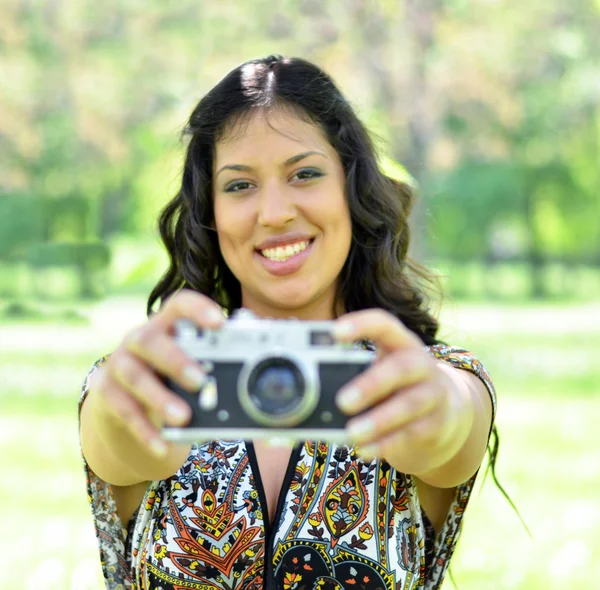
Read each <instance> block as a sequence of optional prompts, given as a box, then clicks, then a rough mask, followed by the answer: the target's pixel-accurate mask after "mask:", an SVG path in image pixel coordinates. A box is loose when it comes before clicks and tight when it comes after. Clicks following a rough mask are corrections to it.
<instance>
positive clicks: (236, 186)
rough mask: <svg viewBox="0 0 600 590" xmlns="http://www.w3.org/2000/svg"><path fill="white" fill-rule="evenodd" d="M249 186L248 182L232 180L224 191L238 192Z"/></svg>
mask: <svg viewBox="0 0 600 590" xmlns="http://www.w3.org/2000/svg"><path fill="white" fill-rule="evenodd" d="M249 186H250V183H249V182H244V181H240V182H232V183H231V184H230V185H229V186H227V187H226V188H225V192H226V193H239V192H240V191H243V190H246V189H247V188H248V187H249Z"/></svg>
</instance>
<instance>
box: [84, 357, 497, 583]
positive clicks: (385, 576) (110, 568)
mask: <svg viewBox="0 0 600 590" xmlns="http://www.w3.org/2000/svg"><path fill="white" fill-rule="evenodd" d="M428 350H429V351H430V352H431V353H432V354H433V355H435V356H436V357H437V358H439V359H442V360H444V361H446V362H448V363H451V364H452V365H454V366H455V367H457V368H460V369H465V370H468V371H471V372H472V373H474V374H475V375H477V376H478V377H479V378H480V379H481V380H482V381H483V383H484V384H485V385H486V387H487V389H488V391H489V393H490V396H491V400H492V407H493V416H495V411H496V397H495V391H494V386H493V384H492V382H491V379H490V377H489V375H488V373H487V372H486V370H485V369H484V368H483V366H482V365H481V363H480V362H479V361H478V360H477V359H476V358H475V357H474V355H473V354H471V353H469V352H467V351H466V350H463V349H459V348H452V347H448V346H445V345H435V346H430V347H428ZM105 358H106V357H105ZM105 358H104V359H101V360H100V361H98V362H97V363H95V365H94V366H93V367H92V369H91V371H90V372H89V373H88V376H87V377H86V379H85V381H84V384H83V389H82V392H81V396H80V401H79V407H81V403H82V402H83V400H84V399H85V396H86V394H87V382H88V378H89V376H90V375H91V374H92V373H93V372H94V371H95V370H96V369H97V367H98V366H99V365H100V364H101V363H102V362H103V361H104V360H105ZM84 466H85V471H86V475H87V489H88V496H89V501H90V504H91V507H92V514H93V520H94V525H95V529H96V534H97V538H98V544H99V549H100V558H101V564H102V570H103V573H104V577H105V580H106V588H107V589H108V590H125V589H127V590H184V589H195V590H259V589H262V588H273V589H275V588H277V589H279V590H334V589H335V590H342V589H344V590H350V589H352V590H359V589H360V590H411V589H414V588H424V589H426V590H434V589H438V588H440V586H441V584H442V580H443V578H444V574H445V572H446V569H447V567H448V565H449V561H450V558H451V556H452V553H453V551H454V548H455V546H456V542H457V540H458V536H459V532H460V530H461V524H462V519H463V514H464V511H465V508H466V506H467V503H468V501H469V497H470V495H471V491H472V489H473V485H474V482H475V478H476V476H477V474H475V475H474V476H473V477H472V478H471V479H470V480H468V481H467V482H465V483H463V484H462V485H460V486H458V487H457V488H456V492H455V495H454V500H453V502H452V505H451V506H450V509H449V511H448V514H447V516H446V519H445V522H444V525H443V527H442V528H441V529H440V530H439V531H438V533H437V534H435V532H434V529H433V527H432V526H431V523H430V522H429V520H428V518H427V516H426V514H425V513H424V511H423V509H422V508H421V506H420V503H419V497H418V493H417V487H416V484H415V481H414V479H413V478H412V477H411V476H410V475H408V474H404V473H400V472H398V471H396V470H395V469H394V468H392V467H391V466H390V465H389V464H388V463H386V462H385V461H382V460H373V461H371V462H368V461H363V460H362V459H360V457H358V456H357V455H356V454H355V452H354V449H353V447H349V446H345V445H335V444H330V443H325V442H319V441H307V442H305V443H303V444H298V445H297V446H296V447H295V449H294V450H293V452H292V455H291V458H290V462H289V464H288V468H287V473H286V475H285V478H284V482H283V486H282V490H281V492H280V496H279V499H278V504H277V512H276V514H275V517H274V519H272V520H273V523H274V525H273V526H272V527H271V526H270V525H269V523H270V520H271V519H270V518H269V516H268V514H267V502H266V499H265V494H264V489H263V485H262V482H261V479H260V473H259V469H258V463H257V459H256V454H255V451H254V447H253V445H252V443H251V442H250V441H243V440H234V441H225V440H216V441H212V442H210V443H206V444H203V445H192V447H191V450H190V453H189V456H188V458H187V460H186V462H185V463H184V464H183V465H182V466H181V468H180V469H179V470H178V471H177V473H175V474H173V476H172V477H170V478H168V479H165V480H162V481H153V482H150V483H149V485H148V488H147V490H146V493H145V496H144V498H143V500H142V503H141V505H140V507H139V509H138V511H137V512H136V514H134V516H133V517H132V519H131V521H130V522H129V524H128V526H127V527H124V526H123V525H122V523H121V521H120V519H119V517H118V516H117V510H116V504H115V501H114V498H113V495H112V491H111V486H110V484H107V483H106V482H104V481H103V480H101V479H100V478H99V477H98V476H96V474H95V473H94V472H93V471H92V470H91V469H90V468H89V466H88V465H87V463H85V459H84Z"/></svg>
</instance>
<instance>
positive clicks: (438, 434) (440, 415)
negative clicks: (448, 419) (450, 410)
mask: <svg viewBox="0 0 600 590" xmlns="http://www.w3.org/2000/svg"><path fill="white" fill-rule="evenodd" d="M443 424H444V412H442V411H439V410H438V411H434V412H432V413H430V414H426V415H425V416H423V417H421V418H419V419H418V420H415V421H413V422H410V423H409V424H406V425H405V426H403V427H402V428H400V429H397V430H394V431H393V432H390V433H388V434H386V435H383V436H381V437H378V438H377V440H375V441H374V442H371V443H366V444H362V445H360V444H359V445H358V446H357V447H356V452H357V454H358V455H360V456H361V457H362V458H363V459H365V460H370V459H373V458H375V457H379V458H385V459H386V460H388V461H389V460H392V458H399V459H400V461H401V463H402V469H403V471H404V472H405V473H419V472H421V471H424V470H427V469H428V468H429V466H428V465H425V462H426V461H427V460H428V458H429V457H431V455H432V453H434V452H435V451H436V449H437V448H438V447H439V446H440V445H442V444H443V441H444V440H445V439H444V433H443ZM396 462H399V461H396Z"/></svg>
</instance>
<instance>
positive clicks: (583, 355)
mask: <svg viewBox="0 0 600 590" xmlns="http://www.w3.org/2000/svg"><path fill="white" fill-rule="evenodd" d="M1 12H2V17H1V18H0V72H1V84H0V384H1V387H0V458H1V466H2V477H1V478H0V505H1V506H2V507H3V510H2V513H3V517H2V535H1V536H0V588H2V589H6V590H33V589H40V588H44V590H54V589H57V590H58V589H60V590H87V589H92V588H101V587H103V586H102V581H101V574H100V566H99V559H98V554H97V550H96V540H95V537H94V532H93V529H92V522H91V517H90V511H89V506H88V503H87V498H86V493H85V482H84V474H83V470H82V466H81V460H80V456H79V446H78V434H77V426H76V405H77V397H78V394H79V389H80V386H81V383H82V381H83V377H84V375H85V373H86V372H87V370H88V368H89V367H90V365H91V364H92V363H93V362H94V360H96V359H97V358H99V357H100V356H102V355H103V354H105V353H107V352H110V351H111V350H113V349H114V348H115V347H116V346H117V345H118V343H119V342H120V340H121V338H122V337H123V336H124V334H125V333H126V332H127V331H128V330H129V329H130V328H133V327H134V326H136V325H138V324H139V323H141V322H143V321H144V318H145V315H144V309H145V299H146V297H147V295H148V293H149V290H150V289H151V287H152V286H153V285H154V284H155V282H156V281H157V280H158V278H159V277H160V275H161V272H162V271H163V269H164V268H165V262H166V257H165V255H164V253H163V252H162V249H161V246H160V243H159V240H158V238H157V232H156V230H155V225H156V218H157V215H158V212H159V211H160V209H161V207H163V206H164V204H165V203H166V202H167V201H168V199H169V198H170V197H171V196H172V195H173V194H174V193H175V191H176V190H177V185H178V175H179V172H180V167H181V163H182V154H183V149H184V146H183V145H182V144H181V143H180V142H179V136H178V134H179V132H180V130H181V128H182V127H183V125H184V122H185V120H186V117H187V116H188V115H189V113H190V111H191V109H192V108H193V106H194V105H195V103H196V101H197V100H198V99H199V98H200V97H201V96H202V95H203V94H204V93H205V92H207V91H208V90H209V89H210V88H211V87H212V86H213V85H214V84H215V83H217V82H218V81H219V80H220V79H221V78H222V77H223V76H224V75H225V74H226V73H227V72H228V71H229V70H231V69H232V68H234V67H236V66H237V65H238V64H239V63H241V62H243V61H245V60H247V59H250V58H252V57H258V56H263V55H267V54H270V53H281V54H284V55H297V56H301V57H305V58H308V59H311V60H314V61H316V62H317V63H319V64H320V65H321V66H322V67H324V68H325V69H326V70H327V71H328V72H330V73H331V74H332V75H333V77H334V78H335V80H336V81H337V83H338V85H339V86H340V87H341V88H342V90H343V91H344V92H345V93H346V95H347V97H348V98H349V100H350V101H351V103H352V104H353V105H354V106H355V107H356V109H357V111H358V113H359V115H360V116H361V118H362V119H363V120H364V121H365V122H366V123H367V124H368V126H369V128H370V129H371V130H372V132H373V133H374V134H376V136H377V144H378V146H379V148H380V152H381V165H382V167H383V168H384V169H386V170H387V171H388V172H389V173H390V174H393V175H398V176H400V177H404V178H408V179H410V181H411V182H412V183H413V184H414V185H415V186H417V187H419V190H418V192H419V201H418V204H417V206H416V208H415V211H414V215H413V235H414V245H413V256H414V257H415V258H416V259H418V260H419V261H421V262H423V263H424V264H426V265H427V266H429V267H430V268H431V269H433V270H435V271H436V272H437V273H438V274H439V275H440V281H441V287H442V290H443V299H442V298H440V297H439V296H437V295H436V296H434V304H435V307H436V308H439V309H440V317H441V321H442V325H443V330H442V335H443V336H444V338H445V339H446V340H447V341H449V342H452V343H454V344H458V345H463V346H466V347H469V348H471V349H472V350H474V351H475V352H476V353H477V354H478V355H479V356H480V357H481V358H482V360H483V362H484V364H485V365H486V366H487V367H488V368H489V370H490V372H491V374H492V376H493V378H494V380H495V382H496V385H497V389H498V397H499V413H498V421H497V423H498V426H499V430H500V437H501V445H500V453H499V459H498V466H497V472H498V477H499V478H500V481H501V483H502V484H503V485H504V487H505V488H506V490H507V491H508V493H509V494H510V496H511V498H512V499H513V501H514V502H515V504H516V506H517V507H518V509H519V511H520V513H521V515H522V517H523V519H524V520H525V522H526V523H527V525H528V527H529V528H530V530H531V533H532V538H530V537H529V536H528V534H527V532H526V530H525V528H524V527H523V525H522V524H521V522H520V521H519V519H518V517H517V515H516V514H515V512H514V511H513V509H512V508H511V507H510V505H509V504H508V502H507V501H506V500H505V499H504V498H503V496H502V495H501V494H500V492H499V491H498V490H497V489H496V488H495V486H494V485H493V483H492V482H491V480H490V479H489V478H488V480H487V481H486V482H485V484H484V485H483V486H481V480H480V482H479V483H480V485H479V486H478V488H477V491H476V493H475V495H474V497H473V499H472V501H471V504H470V506H469V510H468V513H467V517H466V523H465V528H464V533H463V537H462V539H461V542H460V545H459V548H458V550H457V553H456V555H455V558H454V560H453V564H452V568H451V570H452V573H453V578H454V580H455V582H456V585H457V587H458V588H459V589H460V590H471V589H477V590H487V589H489V590H492V589H493V590H498V589H506V590H509V589H510V590H516V589H523V590H525V589H527V590H537V589H542V588H543V589H544V590H553V589H558V588H564V587H573V588H575V587H576V588H595V587H597V580H598V579H600V561H599V560H598V555H600V540H599V536H598V533H597V531H598V527H599V526H600V506H599V502H598V489H600V474H599V469H598V435H597V433H598V425H597V422H598V417H599V416H600V412H599V411H598V410H599V408H598V406H599V404H598V391H599V389H600V363H598V362H597V360H596V357H597V350H598V349H599V348H600V296H599V295H598V293H599V291H600V248H599V241H600V240H599V238H600V35H598V32H599V31H600V1H599V0H571V1H570V2H563V1H561V0H525V1H523V2H519V3H514V2H510V1H509V0H471V1H467V0H447V1H441V0H379V1H368V0H295V1H292V0H288V1H281V2H274V1H273V0H247V1H245V2H234V1H232V0H220V1H219V2H209V1H201V0H194V1H191V0H177V1H175V0H145V1H144V2H141V1H138V0H104V1H103V2H96V1H93V0H45V1H44V0H37V1H36V0H2V11H1ZM452 587H453V586H452V582H451V581H450V580H449V579H448V580H447V581H446V582H445V585H444V589H445V590H448V589H450V588H452Z"/></svg>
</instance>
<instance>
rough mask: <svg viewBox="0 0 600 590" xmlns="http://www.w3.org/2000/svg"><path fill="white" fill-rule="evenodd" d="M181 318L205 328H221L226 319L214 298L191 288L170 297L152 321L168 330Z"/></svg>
mask: <svg viewBox="0 0 600 590" xmlns="http://www.w3.org/2000/svg"><path fill="white" fill-rule="evenodd" d="M181 318H185V319H188V320H190V321H192V322H194V323H196V324H197V325H198V326H201V327H203V328H219V327H220V326H221V325H222V324H223V322H224V321H225V317H224V315H223V312H222V310H221V308H220V307H219V306H218V305H217V304H216V303H215V302H214V301H213V300H212V299H209V298H208V297H206V296H205V295H202V294H201V293H196V292H195V291H192V290H190V289H182V290H181V291H179V292H178V293H176V294H175V295H172V296H171V297H169V299H167V301H166V302H165V304H164V305H163V307H162V308H161V309H160V311H159V312H158V313H157V314H156V315H155V316H154V317H153V318H152V319H151V320H150V321H151V322H152V323H153V324H155V325H156V326H158V327H159V328H161V329H162V330H163V331H165V332H166V331H168V330H171V329H172V328H173V325H174V324H175V321H176V320H178V319H181Z"/></svg>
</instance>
